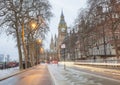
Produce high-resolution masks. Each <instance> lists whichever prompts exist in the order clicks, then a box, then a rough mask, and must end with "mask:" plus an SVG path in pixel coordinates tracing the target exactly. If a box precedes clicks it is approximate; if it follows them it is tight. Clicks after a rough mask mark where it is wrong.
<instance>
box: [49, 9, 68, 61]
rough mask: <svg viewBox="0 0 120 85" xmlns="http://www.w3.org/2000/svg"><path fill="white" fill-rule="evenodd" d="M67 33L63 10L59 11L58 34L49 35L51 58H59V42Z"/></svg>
mask: <svg viewBox="0 0 120 85" xmlns="http://www.w3.org/2000/svg"><path fill="white" fill-rule="evenodd" d="M66 34H67V24H66V22H65V18H64V14H63V11H62V12H61V16H60V22H59V24H58V35H55V36H54V38H53V36H52V37H51V43H50V50H51V57H52V58H53V59H60V57H61V55H60V49H61V44H62V43H63V40H64V38H65V36H66Z"/></svg>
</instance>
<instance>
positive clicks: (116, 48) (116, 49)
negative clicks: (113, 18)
mask: <svg viewBox="0 0 120 85" xmlns="http://www.w3.org/2000/svg"><path fill="white" fill-rule="evenodd" d="M112 35H113V39H114V46H115V52H116V57H117V62H118V60H119V52H118V46H117V41H116V38H115V33H114V31H112Z"/></svg>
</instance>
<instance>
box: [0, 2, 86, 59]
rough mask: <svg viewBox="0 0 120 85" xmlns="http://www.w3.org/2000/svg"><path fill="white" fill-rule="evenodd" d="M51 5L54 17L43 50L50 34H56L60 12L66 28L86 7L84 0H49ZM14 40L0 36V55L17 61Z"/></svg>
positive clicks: (47, 43)
mask: <svg viewBox="0 0 120 85" xmlns="http://www.w3.org/2000/svg"><path fill="white" fill-rule="evenodd" d="M49 1H50V3H51V5H52V12H53V13H54V17H53V18H52V19H51V22H50V32H49V34H48V36H47V38H46V40H45V48H49V43H50V37H51V34H52V35H54V34H55V33H56V34H57V28H58V24H59V21H60V15H61V10H63V13H64V16H65V21H66V23H67V26H70V25H72V23H73V21H74V19H75V18H76V17H77V14H78V11H79V9H80V8H84V7H85V6H86V4H85V3H86V0H49ZM15 45H16V43H15V40H13V39H12V37H11V36H9V37H8V36H6V35H2V36H0V54H5V55H7V54H9V55H10V56H11V57H12V58H13V59H18V51H17V48H16V46H15Z"/></svg>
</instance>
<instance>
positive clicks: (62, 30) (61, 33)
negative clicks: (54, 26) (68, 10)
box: [58, 11, 67, 46]
mask: <svg viewBox="0 0 120 85" xmlns="http://www.w3.org/2000/svg"><path fill="white" fill-rule="evenodd" d="M66 34H67V24H66V22H65V19H64V15H63V11H62V12H61V16H60V22H59V25H58V45H59V46H60V45H61V44H62V42H63V40H64V38H65V36H66Z"/></svg>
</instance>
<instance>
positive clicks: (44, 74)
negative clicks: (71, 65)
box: [0, 65, 54, 85]
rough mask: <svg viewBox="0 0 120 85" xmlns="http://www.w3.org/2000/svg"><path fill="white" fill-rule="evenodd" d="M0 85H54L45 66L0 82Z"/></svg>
mask: <svg viewBox="0 0 120 85" xmlns="http://www.w3.org/2000/svg"><path fill="white" fill-rule="evenodd" d="M0 85H54V84H53V82H52V79H51V76H50V74H49V71H48V69H47V66H46V65H39V66H37V67H34V68H33V69H31V70H29V71H26V72H23V73H21V74H19V75H16V76H13V77H11V78H8V79H5V80H3V81H0Z"/></svg>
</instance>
